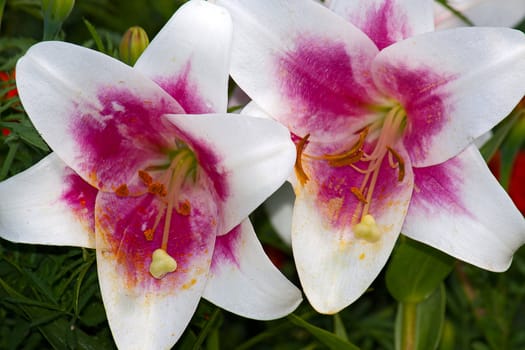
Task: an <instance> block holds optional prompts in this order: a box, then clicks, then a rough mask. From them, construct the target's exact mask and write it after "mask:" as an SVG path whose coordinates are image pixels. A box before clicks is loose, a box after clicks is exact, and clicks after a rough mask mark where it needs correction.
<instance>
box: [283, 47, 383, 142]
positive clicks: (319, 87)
mask: <svg viewBox="0 0 525 350" xmlns="http://www.w3.org/2000/svg"><path fill="white" fill-rule="evenodd" d="M363 57H364V55H363ZM363 57H360V55H359V53H352V56H350V55H349V54H348V52H347V51H346V48H345V45H344V44H343V43H341V42H337V41H330V40H329V39H326V38H314V37H309V38H306V37H299V38H298V39H297V42H296V48H295V49H294V50H292V51H290V52H288V53H287V54H286V55H283V56H279V57H277V59H278V61H277V71H276V73H275V74H276V75H277V77H278V79H281V80H282V82H281V87H280V88H281V93H282V94H283V95H284V96H286V98H288V99H289V100H290V102H289V106H290V107H291V108H293V110H292V111H290V118H292V122H293V123H294V124H295V126H296V127H295V128H292V130H291V131H292V132H294V133H296V134H298V135H305V134H307V133H311V134H312V135H315V134H319V133H326V132H328V133H339V132H341V130H342V129H343V128H344V127H345V126H348V124H350V123H351V121H352V119H354V120H355V119H356V118H359V117H360V116H362V115H363V114H366V113H369V112H370V111H369V109H368V106H369V105H370V104H371V103H372V97H371V96H372V95H374V93H375V89H374V88H373V83H372V82H371V80H370V79H369V77H368V76H366V75H367V74H368V72H367V70H366V67H367V63H366V60H367V58H363ZM356 67H358V68H359V69H356ZM276 117H277V118H280V117H279V116H276Z"/></svg>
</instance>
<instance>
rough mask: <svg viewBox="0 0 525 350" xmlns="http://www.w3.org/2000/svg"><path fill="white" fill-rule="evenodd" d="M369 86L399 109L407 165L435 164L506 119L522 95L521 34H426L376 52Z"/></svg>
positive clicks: (524, 42)
mask: <svg viewBox="0 0 525 350" xmlns="http://www.w3.org/2000/svg"><path fill="white" fill-rule="evenodd" d="M372 69H373V71H372V73H373V75H374V80H375V81H376V83H377V84H378V86H380V88H381V89H382V90H383V91H384V92H385V93H386V94H388V95H390V96H392V97H393V98H395V99H396V100H398V101H399V102H400V103H401V104H402V105H403V107H404V108H405V110H406V112H407V116H408V126H407V129H406V132H405V135H404V142H405V146H406V148H407V150H408V151H409V153H410V157H411V159H412V162H413V164H414V166H416V167H422V166H429V165H434V164H439V163H441V162H443V161H445V160H447V159H449V158H451V157H453V156H455V155H456V154H458V153H459V152H460V151H461V150H463V149H464V148H465V147H467V145H469V144H470V143H472V142H473V141H474V139H476V138H477V137H479V136H481V135H482V134H484V133H485V132H487V131H488V130H490V129H491V128H492V127H493V126H494V125H495V124H496V123H498V122H499V121H500V120H502V119H503V118H504V117H506V116H507V115H508V114H509V113H510V112H511V111H512V109H513V108H514V107H515V105H516V104H517V103H518V102H519V100H520V99H521V98H522V97H523V95H524V94H525V85H524V84H523V81H525V35H524V34H523V33H522V32H520V31H517V30H513V29H508V28H477V27H476V28H457V29H453V30H447V31H440V32H433V33H426V34H422V35H418V36H417V37H413V38H410V39H407V40H405V41H402V42H399V43H397V44H394V45H392V46H390V47H388V48H386V49H384V50H383V51H381V52H380V53H379V55H378V56H377V57H376V60H375V61H374V64H373V68H372Z"/></svg>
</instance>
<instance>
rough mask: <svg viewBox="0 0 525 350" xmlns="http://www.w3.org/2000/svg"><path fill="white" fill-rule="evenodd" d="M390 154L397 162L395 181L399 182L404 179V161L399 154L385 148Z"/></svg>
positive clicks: (388, 147) (390, 148) (389, 148)
mask: <svg viewBox="0 0 525 350" xmlns="http://www.w3.org/2000/svg"><path fill="white" fill-rule="evenodd" d="M386 148H387V149H388V151H389V152H390V154H392V156H394V158H395V159H396V161H397V165H398V172H397V181H398V182H401V181H403V179H404V178H405V161H404V160H403V157H401V155H400V154H399V153H397V152H396V150H394V149H393V148H392V147H390V146H386Z"/></svg>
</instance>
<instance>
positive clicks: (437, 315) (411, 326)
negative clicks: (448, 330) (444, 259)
mask: <svg viewBox="0 0 525 350" xmlns="http://www.w3.org/2000/svg"><path fill="white" fill-rule="evenodd" d="M445 303H446V292H445V287H444V285H443V284H441V286H440V287H439V288H437V289H436V290H435V291H434V293H432V294H431V295H430V296H429V297H428V298H426V299H425V300H423V301H422V302H420V303H399V305H398V313H397V317H396V328H395V335H396V337H395V338H396V342H395V343H396V350H433V349H437V347H438V345H439V340H440V337H441V332H442V330H443V324H444V321H445Z"/></svg>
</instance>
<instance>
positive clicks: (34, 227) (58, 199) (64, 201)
mask: <svg viewBox="0 0 525 350" xmlns="http://www.w3.org/2000/svg"><path fill="white" fill-rule="evenodd" d="M75 185H76V186H75ZM79 185H80V186H79ZM97 192H98V191H97V190H96V189H95V188H93V187H91V186H90V185H88V184H87V183H85V182H83V181H82V180H81V179H80V178H79V177H78V176H77V175H76V174H75V173H74V172H73V171H72V170H71V169H70V168H68V167H67V166H66V164H65V163H64V162H62V161H61V160H60V159H59V158H58V157H57V156H56V154H51V155H49V156H47V157H46V158H44V159H43V160H41V161H40V162H39V163H37V164H36V165H34V166H33V167H31V168H29V169H28V170H26V171H24V172H22V173H20V174H17V175H15V176H13V177H11V178H9V179H7V180H5V181H3V182H0V198H2V200H0V237H2V238H5V239H8V240H10V241H13V242H20V243H36V244H49V245H66V246H78V247H87V248H94V247H95V232H94V227H93V226H94V223H95V218H94V214H93V211H94V205H95V196H96V194H97Z"/></svg>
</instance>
